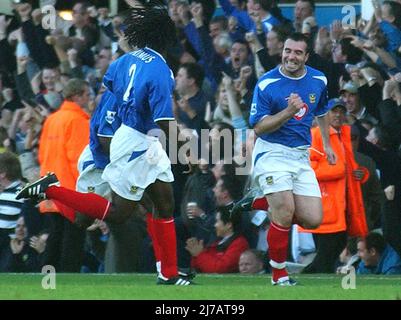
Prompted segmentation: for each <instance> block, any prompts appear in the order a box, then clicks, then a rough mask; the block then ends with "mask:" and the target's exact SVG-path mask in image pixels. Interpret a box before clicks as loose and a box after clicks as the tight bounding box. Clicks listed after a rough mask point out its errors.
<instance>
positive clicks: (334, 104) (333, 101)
mask: <svg viewBox="0 0 401 320" xmlns="http://www.w3.org/2000/svg"><path fill="white" fill-rule="evenodd" d="M328 107H329V109H330V110H331V109H333V108H335V107H342V108H343V109H344V110H345V111H347V108H346V106H345V102H344V101H343V100H341V99H339V98H333V99H330V100H329V102H328Z"/></svg>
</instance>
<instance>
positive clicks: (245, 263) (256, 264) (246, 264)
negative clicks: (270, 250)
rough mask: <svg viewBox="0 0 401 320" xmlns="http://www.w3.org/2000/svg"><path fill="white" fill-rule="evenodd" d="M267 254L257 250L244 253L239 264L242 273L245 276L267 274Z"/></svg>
mask: <svg viewBox="0 0 401 320" xmlns="http://www.w3.org/2000/svg"><path fill="white" fill-rule="evenodd" d="M265 257H266V253H265V252H263V251H258V250H255V249H248V250H246V251H244V252H243V253H242V254H241V256H240V258H239V263H238V269H239V272H240V273H244V274H255V273H258V274H261V273H266V261H265V260H266V258H265Z"/></svg>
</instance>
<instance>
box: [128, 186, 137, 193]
mask: <svg viewBox="0 0 401 320" xmlns="http://www.w3.org/2000/svg"><path fill="white" fill-rule="evenodd" d="M137 191H138V187H137V186H131V189H130V192H131V193H137Z"/></svg>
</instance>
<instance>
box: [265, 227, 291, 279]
mask: <svg viewBox="0 0 401 320" xmlns="http://www.w3.org/2000/svg"><path fill="white" fill-rule="evenodd" d="M289 231H290V228H285V227H282V226H279V225H277V224H275V223H273V222H271V223H270V228H269V232H268V233H267V243H268V245H269V256H270V265H271V266H272V277H273V281H277V280H278V279H280V278H282V277H286V276H288V273H287V270H286V269H285V260H286V259H287V251H288V235H289Z"/></svg>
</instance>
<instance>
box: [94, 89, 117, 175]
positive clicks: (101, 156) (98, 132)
mask: <svg viewBox="0 0 401 320" xmlns="http://www.w3.org/2000/svg"><path fill="white" fill-rule="evenodd" d="M120 125H121V120H120V119H119V117H118V116H117V104H116V98H115V97H114V95H113V94H112V93H111V92H110V91H109V90H106V91H105V92H104V93H103V95H102V99H101V100H100V103H99V105H98V106H97V107H96V109H95V111H94V112H93V114H92V117H91V120H90V135H89V147H90V150H91V152H92V156H93V160H94V161H95V167H96V168H98V169H104V168H105V167H106V166H107V164H108V163H109V162H110V158H109V156H108V155H107V154H106V153H104V152H103V149H102V146H101V144H100V141H99V137H109V138H111V137H113V135H114V133H115V132H116V131H117V129H118V128H119V127H120Z"/></svg>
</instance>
